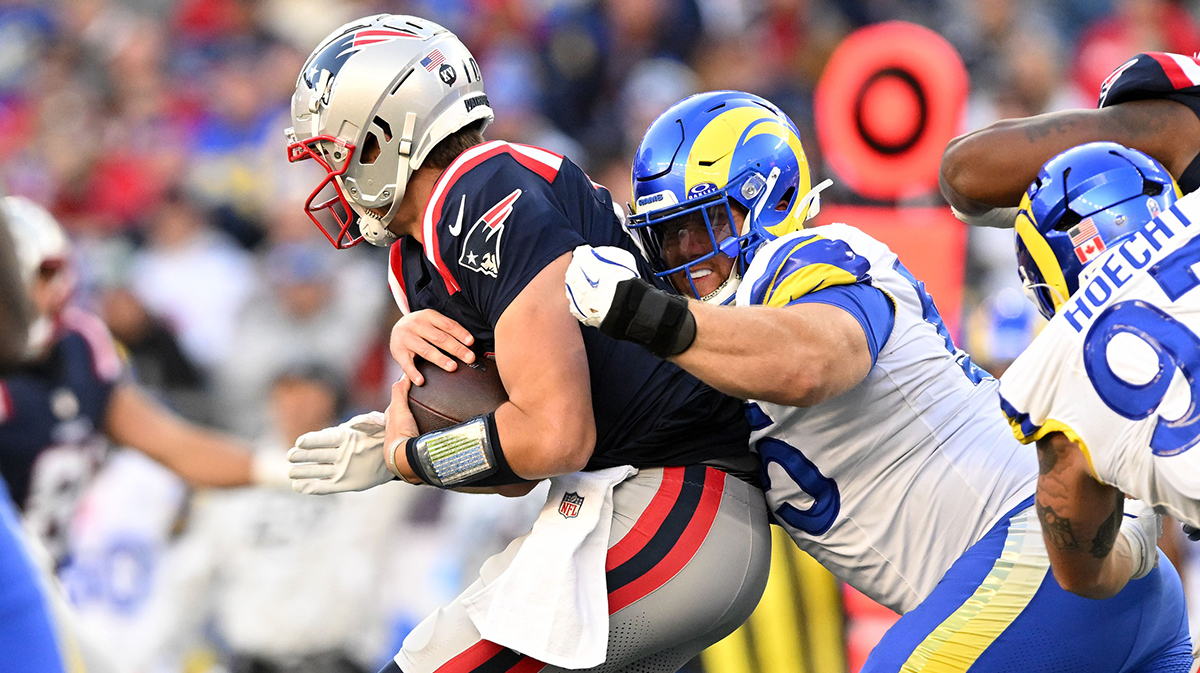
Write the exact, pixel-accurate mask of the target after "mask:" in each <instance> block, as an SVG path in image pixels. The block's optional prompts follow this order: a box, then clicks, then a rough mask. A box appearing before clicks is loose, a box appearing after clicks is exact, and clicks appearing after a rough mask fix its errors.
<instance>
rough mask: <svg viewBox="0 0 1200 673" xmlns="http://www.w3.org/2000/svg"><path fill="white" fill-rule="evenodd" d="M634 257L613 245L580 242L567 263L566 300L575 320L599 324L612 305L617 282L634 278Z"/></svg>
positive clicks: (591, 324) (594, 325) (595, 325)
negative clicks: (591, 244)
mask: <svg viewBox="0 0 1200 673" xmlns="http://www.w3.org/2000/svg"><path fill="white" fill-rule="evenodd" d="M637 277H638V271H637V260H636V259H634V257H633V255H632V254H630V252H629V251H628V250H624V249H622V248H617V247H614V246H607V245H606V246H601V247H599V248H593V247H592V246H590V245H581V246H579V247H577V248H575V251H574V252H572V253H571V265H570V266H568V267H567V279H566V283H567V304H568V305H569V306H570V308H571V315H573V316H575V319H576V320H578V321H579V322H581V323H583V324H585V325H590V326H592V327H599V326H600V323H602V322H604V318H605V316H607V315H608V311H609V309H611V308H612V303H613V294H614V293H615V292H616V291H617V283H620V282H621V281H623V280H629V279H630V278H637Z"/></svg>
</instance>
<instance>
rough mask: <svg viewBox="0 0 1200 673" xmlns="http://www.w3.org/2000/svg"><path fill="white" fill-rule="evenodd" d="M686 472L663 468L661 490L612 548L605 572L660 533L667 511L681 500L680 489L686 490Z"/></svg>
mask: <svg viewBox="0 0 1200 673" xmlns="http://www.w3.org/2000/svg"><path fill="white" fill-rule="evenodd" d="M683 471H684V468H682V467H664V468H663V472H662V482H660V483H659V485H658V492H657V493H655V494H654V498H653V499H651V500H650V504H649V505H647V506H646V509H645V510H644V511H643V512H642V515H641V516H640V517H638V520H637V522H636V523H634V524H633V528H630V529H629V532H628V533H625V537H623V538H621V541H620V542H618V543H616V544H615V545H613V546H612V547H610V548H609V550H608V558H607V560H606V561H605V562H604V572H608V571H610V570H612V569H613V568H616V567H617V566H619V565H621V564H622V563H624V562H626V561H628V560H629V559H631V558H633V556H634V554H637V553H638V552H639V551H641V550H642V547H645V546H646V543H647V542H649V541H650V538H652V537H654V534H655V533H657V532H658V528H659V526H661V525H662V522H663V521H665V520H666V518H667V514H669V513H670V512H671V508H672V507H674V506H675V501H676V500H678V499H679V492H680V491H682V490H683Z"/></svg>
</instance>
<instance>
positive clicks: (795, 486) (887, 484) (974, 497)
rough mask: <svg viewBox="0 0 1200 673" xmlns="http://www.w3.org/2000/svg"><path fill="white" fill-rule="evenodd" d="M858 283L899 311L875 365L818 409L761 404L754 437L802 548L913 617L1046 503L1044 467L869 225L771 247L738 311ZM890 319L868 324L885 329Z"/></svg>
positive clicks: (770, 498) (780, 509)
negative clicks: (1034, 503)
mask: <svg viewBox="0 0 1200 673" xmlns="http://www.w3.org/2000/svg"><path fill="white" fill-rule="evenodd" d="M856 283H865V284H869V285H871V286H873V287H875V288H878V289H880V290H882V291H883V292H884V293H885V294H886V296H887V298H888V299H889V300H890V301H891V303H892V305H893V307H894V316H895V317H894V324H893V326H892V328H891V330H890V333H885V335H886V340H885V341H883V343H882V344H880V346H879V352H878V356H877V359H876V361H875V365H874V366H873V367H872V368H871V370H870V372H869V373H868V374H867V377H866V378H865V379H864V380H863V381H862V382H861V383H859V384H858V385H857V386H855V387H854V388H852V389H851V390H849V391H847V392H846V393H844V394H842V395H839V396H838V397H835V398H833V399H830V400H827V401H825V402H822V403H821V404H818V405H816V406H813V407H809V408H797V407H788V406H783V405H778V404H770V403H764V402H758V403H757V405H758V407H759V408H760V409H761V410H762V411H763V412H764V413H765V416H766V418H760V419H758V422H753V420H752V424H751V426H752V428H754V429H755V430H754V433H753V434H752V436H751V441H752V446H754V448H755V450H756V451H758V453H759V455H760V456H761V457H762V460H763V466H764V470H765V475H766V479H767V481H768V482H769V483H764V489H765V490H766V495H767V503H768V506H769V509H770V510H771V511H772V513H773V514H774V516H775V518H776V520H777V521H778V522H779V523H780V524H781V525H782V526H783V527H784V528H785V529H786V530H787V531H788V533H789V534H790V535H791V536H792V539H794V540H795V541H796V544H797V545H798V546H799V547H800V548H801V549H803V550H805V551H806V552H808V553H809V554H811V555H812V556H813V557H815V558H816V559H817V560H818V561H820V562H821V564H822V565H824V566H825V567H826V568H828V569H829V570H830V571H832V572H833V573H834V574H835V575H836V576H838V577H839V578H840V579H842V580H843V581H845V582H847V583H848V584H850V585H852V586H853V587H855V588H856V589H858V590H859V591H861V592H863V593H864V594H866V595H867V596H869V597H871V598H872V599H874V600H875V601H878V602H879V603H881V604H883V605H886V606H887V607H889V608H891V609H893V610H895V611H897V612H900V613H904V612H907V611H908V610H911V609H912V608H914V607H916V606H917V605H918V604H919V603H920V602H921V601H922V600H923V599H924V598H925V597H926V596H928V595H929V593H930V592H931V591H932V590H933V588H934V587H935V586H936V585H937V583H938V581H939V580H940V579H941V577H942V575H943V574H944V573H945V572H946V570H948V569H949V568H950V566H951V565H952V564H953V563H954V561H955V560H956V559H957V558H958V557H959V556H960V555H961V554H962V553H963V552H965V551H966V550H967V548H969V547H970V546H971V545H972V544H974V543H975V542H976V541H978V540H979V539H980V538H981V537H982V536H983V535H984V534H985V533H986V532H987V531H988V530H989V529H991V527H992V526H993V525H994V524H995V523H997V522H998V521H999V519H1000V518H1001V517H1002V516H1003V515H1004V514H1006V513H1008V512H1009V511H1010V510H1011V509H1012V508H1014V507H1016V506H1017V505H1018V504H1020V503H1021V501H1022V500H1024V499H1026V498H1028V497H1029V496H1031V495H1032V494H1033V491H1034V487H1035V482H1036V478H1037V461H1036V456H1035V452H1033V451H1030V450H1029V449H1027V448H1025V447H1023V446H1021V445H1020V444H1019V443H1018V442H1017V441H1015V440H1014V439H1013V437H1012V433H1011V432H1010V431H1009V429H1008V426H1007V424H1006V423H1005V419H1004V416H1003V414H1001V412H1000V401H999V397H998V395H997V383H996V380H995V379H993V378H991V377H990V376H988V375H987V374H986V373H984V372H983V371H982V370H980V369H978V368H977V367H975V365H973V364H972V363H971V361H970V359H969V358H968V357H967V355H966V354H965V353H963V352H962V351H960V350H958V349H957V348H956V347H955V346H954V343H953V342H952V341H951V339H950V335H949V333H948V332H947V330H946V328H945V326H944V325H943V324H942V322H941V318H940V316H939V315H938V313H937V309H936V308H935V307H934V305H933V300H932V299H931V298H930V296H929V294H928V293H927V292H926V291H925V287H924V284H923V283H920V282H918V281H916V280H915V279H914V278H913V277H912V275H911V274H910V273H909V272H908V271H907V270H906V269H905V268H904V267H903V266H902V265H901V264H900V262H899V260H898V259H897V258H896V255H895V254H894V253H892V251H891V250H889V249H888V248H887V246H885V245H884V244H882V243H880V242H879V241H876V240H875V239H873V238H871V237H870V236H868V235H866V234H864V233H863V232H861V231H859V230H858V229H855V228H853V227H850V226H848V225H845V224H831V225H827V226H822V227H815V228H812V229H805V230H803V231H800V232H795V233H793V234H789V235H787V236H784V237H781V238H779V239H776V240H774V241H772V242H770V243H768V244H766V245H764V246H763V247H762V248H761V249H759V250H758V251H757V253H756V255H755V257H754V261H753V263H752V264H751V265H750V268H749V269H748V270H747V272H746V274H745V277H744V278H743V279H742V282H741V284H740V286H739V287H738V294H737V304H738V305H739V306H749V305H753V304H761V305H766V306H786V305H788V304H790V303H793V302H795V301H797V300H799V299H800V298H801V297H804V296H805V295H808V294H809V293H812V292H813V291H815V290H825V289H828V288H830V287H833V286H838V285H845V286H851V285H854V284H856ZM825 296H826V297H829V296H830V295H829V294H826V295H825ZM813 299H814V300H815V299H817V298H816V297H814V298H813ZM852 313H853V311H852ZM881 313H882V312H881ZM887 318H888V316H887V315H876V316H870V315H866V316H859V319H860V322H861V321H863V320H866V321H868V322H871V321H883V322H882V323H880V324H883V325H885V328H886V320H887ZM875 329H879V328H878V325H876V326H875Z"/></svg>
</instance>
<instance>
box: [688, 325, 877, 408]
mask: <svg viewBox="0 0 1200 673" xmlns="http://www.w3.org/2000/svg"><path fill="white" fill-rule="evenodd" d="M688 308H689V309H690V310H691V312H692V315H693V316H695V320H696V340H695V341H694V342H693V343H692V345H691V346H690V347H689V348H688V349H687V350H685V351H684V352H682V353H680V354H679V355H676V356H674V357H672V358H671V360H673V361H674V362H676V363H677V364H679V366H681V367H683V368H684V369H686V370H687V371H689V372H691V373H692V374H693V375H694V376H696V377H697V378H699V379H700V380H702V381H704V382H705V383H707V384H709V385H711V386H712V387H714V388H716V389H717V390H720V391H721V392H724V393H726V394H728V395H733V396H735V397H741V398H743V399H755V400H763V401H766V402H774V403H776V404H786V405H789V406H796V407H809V406H813V405H815V404H819V403H820V402H823V401H825V400H827V399H830V398H832V397H836V396H837V395H840V394H842V393H844V392H846V391H847V390H849V389H850V388H852V387H854V386H855V385H857V384H858V383H859V382H860V381H862V380H863V378H865V377H866V375H867V372H868V371H870V369H871V364H872V362H871V352H870V349H869V348H868V345H867V337H866V334H865V333H864V331H863V328H862V326H861V325H860V324H859V322H858V320H856V319H855V318H854V316H852V315H851V314H850V313H848V312H846V311H845V310H844V309H842V308H839V307H837V306H832V305H829V304H821V303H805V304H797V305H794V306H786V307H769V306H748V307H732V306H711V305H709V304H705V303H703V302H698V301H689V302H688Z"/></svg>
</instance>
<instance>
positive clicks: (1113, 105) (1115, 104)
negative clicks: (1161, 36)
mask: <svg viewBox="0 0 1200 673" xmlns="http://www.w3.org/2000/svg"><path fill="white" fill-rule="evenodd" d="M1096 107H1097V109H1095V110H1064V111H1061V112H1052V113H1049V114H1043V115H1038V116H1036V117H1028V118H1024V119H1004V120H1001V121H998V122H995V123H993V124H991V125H989V126H986V127H984V128H982V129H979V130H977V131H972V132H971V133H967V134H966V135H963V136H960V137H958V138H955V139H954V140H952V141H950V144H949V145H948V146H947V147H946V153H945V155H944V156H943V157H942V168H941V173H940V183H941V187H942V195H943V196H945V197H946V200H947V201H949V202H950V205H951V207H953V208H954V212H955V214H956V215H958V217H959V219H962V220H963V221H965V222H967V223H968V224H974V225H983V226H992V227H1011V226H1013V222H1014V221H1015V219H1016V216H1017V205H1018V204H1019V203H1020V201H1021V198H1022V196H1024V194H1025V191H1026V189H1028V187H1029V184H1030V183H1031V182H1033V181H1034V180H1035V179H1036V178H1037V176H1038V171H1039V170H1041V167H1042V165H1043V164H1045V163H1046V162H1047V161H1049V160H1050V159H1051V158H1052V157H1054V156H1055V155H1057V154H1058V153H1060V152H1063V151H1065V150H1067V149H1069V148H1071V147H1074V146H1076V145H1079V144H1082V143H1088V142H1093V141H1100V140H1109V141H1113V142H1117V143H1120V144H1122V145H1125V146H1126V147H1131V148H1134V149H1137V150H1140V151H1142V152H1145V153H1146V154H1149V155H1150V156H1152V157H1154V158H1155V159H1157V160H1158V161H1159V162H1160V163H1161V164H1162V165H1163V166H1165V167H1166V168H1167V170H1168V171H1170V173H1171V175H1173V176H1175V178H1176V179H1177V180H1178V181H1179V186H1180V188H1181V189H1182V190H1183V191H1184V193H1189V192H1191V191H1193V190H1195V189H1196V188H1197V187H1200V117H1198V116H1200V62H1197V60H1196V59H1195V58H1194V57H1191V56H1184V55H1182V54H1166V53H1161V52H1155V53H1150V54H1138V55H1137V56H1135V57H1133V58H1131V59H1129V60H1128V61H1126V62H1125V63H1123V64H1122V65H1121V66H1120V67H1118V68H1117V69H1116V70H1114V71H1113V72H1112V74H1111V75H1109V76H1108V79H1106V80H1104V84H1103V85H1102V86H1101V87H1100V98H1099V102H1098V103H1097V106H1096Z"/></svg>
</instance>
